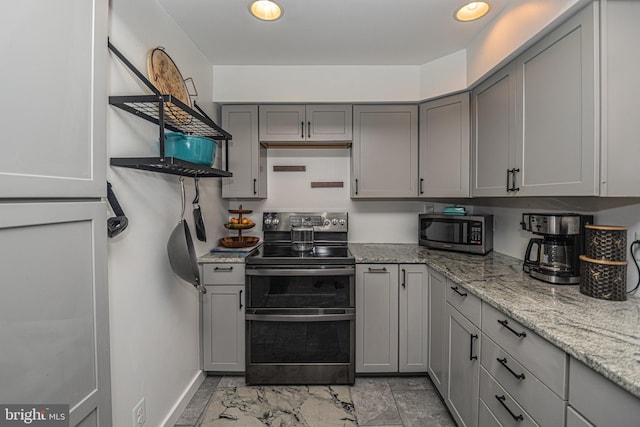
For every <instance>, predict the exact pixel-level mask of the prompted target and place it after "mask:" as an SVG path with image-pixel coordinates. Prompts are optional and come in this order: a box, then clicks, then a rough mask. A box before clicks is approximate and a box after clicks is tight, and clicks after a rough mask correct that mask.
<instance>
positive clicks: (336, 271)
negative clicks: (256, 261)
mask: <svg viewBox="0 0 640 427" xmlns="http://www.w3.org/2000/svg"><path fill="white" fill-rule="evenodd" d="M245 273H246V276H247V277H246V285H247V286H246V291H247V308H285V309H300V308H353V307H355V289H354V288H355V280H354V278H355V268H354V267H353V266H352V265H349V266H331V267H330V268H323V267H319V266H294V267H284V266H275V267H272V266H269V267H265V266H256V267H247V269H246V270H245Z"/></svg>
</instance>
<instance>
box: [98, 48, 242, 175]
mask: <svg viewBox="0 0 640 427" xmlns="http://www.w3.org/2000/svg"><path fill="white" fill-rule="evenodd" d="M108 47H109V50H111V52H113V53H114V54H115V55H116V56H117V57H118V58H120V60H121V61H122V62H123V63H124V64H125V65H126V66H127V68H129V69H130V70H131V71H132V72H133V73H134V74H135V75H136V77H138V78H139V79H140V81H142V82H143V83H144V84H145V85H146V86H147V87H148V88H149V89H150V90H151V91H152V92H153V93H154V94H153V95H126V96H110V97H109V104H110V105H112V106H114V107H116V108H119V109H121V110H123V111H126V112H128V113H130V114H133V115H135V116H138V117H140V118H142V119H144V120H147V121H149V122H151V123H154V124H156V125H158V128H159V131H158V137H159V138H158V143H159V145H160V156H159V157H115V158H111V166H119V167H125V168H131V169H139V170H145V171H150V172H160V173H165V174H171V175H180V176H189V177H196V176H197V177H202V178H206V177H211V178H214V177H215V178H220V177H231V176H233V174H232V173H231V172H229V154H228V153H229V150H228V144H229V140H230V139H231V134H230V133H229V132H227V131H225V130H224V129H222V128H221V127H220V126H218V125H217V124H216V123H214V121H213V120H211V119H210V118H209V116H207V114H206V113H205V112H204V111H203V110H202V109H200V107H198V105H197V104H196V103H195V101H194V104H193V106H194V108H195V109H196V110H198V111H196V110H194V109H193V108H191V107H190V106H188V105H186V104H185V103H183V102H182V101H180V100H179V99H177V98H175V97H173V96H171V95H165V94H161V93H160V92H159V91H158V89H157V88H156V87H155V86H153V85H152V84H151V82H150V81H149V80H148V79H147V78H146V77H145V76H144V75H143V74H142V73H141V72H140V71H138V69H137V68H136V67H134V66H133V64H131V62H129V60H128V59H127V58H126V57H125V56H124V55H123V54H122V53H120V51H118V49H116V48H115V46H113V45H112V44H111V42H108ZM165 130H170V131H173V132H181V133H184V134H188V135H195V136H202V137H206V138H210V139H213V140H215V141H218V142H221V141H224V143H225V150H224V152H225V157H224V167H225V169H224V170H222V169H215V168H211V167H207V166H203V165H199V164H196V163H191V162H187V161H184V160H181V159H178V158H176V157H165V152H164V134H165ZM216 144H217V143H216Z"/></svg>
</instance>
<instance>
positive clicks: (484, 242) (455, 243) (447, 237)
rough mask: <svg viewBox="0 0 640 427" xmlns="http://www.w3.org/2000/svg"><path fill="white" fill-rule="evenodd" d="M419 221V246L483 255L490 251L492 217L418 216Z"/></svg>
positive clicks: (491, 244) (491, 246)
mask: <svg viewBox="0 0 640 427" xmlns="http://www.w3.org/2000/svg"><path fill="white" fill-rule="evenodd" d="M418 218H419V225H418V229H419V233H420V235H419V236H418V244H419V245H421V246H426V247H428V248H433V249H445V250H449V251H457V252H467V253H472V254H482V255H484V254H486V253H488V252H489V251H491V250H492V249H493V215H441V214H420V215H419V216H418Z"/></svg>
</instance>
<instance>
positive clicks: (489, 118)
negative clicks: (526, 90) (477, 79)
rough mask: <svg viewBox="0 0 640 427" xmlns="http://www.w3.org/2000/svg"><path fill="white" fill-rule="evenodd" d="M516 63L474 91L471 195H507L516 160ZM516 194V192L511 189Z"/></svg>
mask: <svg viewBox="0 0 640 427" xmlns="http://www.w3.org/2000/svg"><path fill="white" fill-rule="evenodd" d="M515 98H516V79H515V65H514V64H509V65H508V66H506V67H505V68H503V69H501V70H500V71H498V72H497V73H495V74H494V75H492V76H491V77H489V79H487V80H486V81H484V82H483V83H482V84H481V85H480V86H478V87H477V88H476V89H475V90H474V91H473V93H472V99H473V143H472V159H473V161H472V174H473V175H472V180H471V181H472V191H471V193H472V195H473V196H475V197H478V196H506V195H508V194H509V192H508V191H507V185H508V184H507V180H508V176H509V175H508V174H509V172H508V170H509V169H510V168H513V167H514V166H512V165H514V164H515V144H516V140H515V135H516V131H515V123H516V116H515V112H516V109H515ZM511 194H513V193H511Z"/></svg>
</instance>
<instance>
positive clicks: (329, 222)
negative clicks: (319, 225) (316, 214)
mask: <svg viewBox="0 0 640 427" xmlns="http://www.w3.org/2000/svg"><path fill="white" fill-rule="evenodd" d="M323 225H324V226H325V227H326V226H328V225H331V221H329V220H328V219H325V220H324V223H323Z"/></svg>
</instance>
